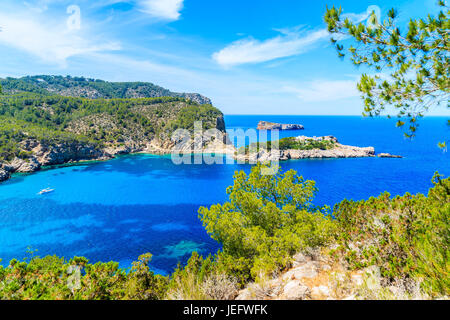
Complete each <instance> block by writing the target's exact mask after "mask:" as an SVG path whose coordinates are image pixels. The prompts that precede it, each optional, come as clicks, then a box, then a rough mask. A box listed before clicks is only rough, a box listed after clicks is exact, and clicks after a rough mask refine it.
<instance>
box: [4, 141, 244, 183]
mask: <svg viewBox="0 0 450 320" xmlns="http://www.w3.org/2000/svg"><path fill="white" fill-rule="evenodd" d="M222 139H224V140H225V141H228V140H227V139H228V136H227V135H226V134H225V135H224V137H222ZM211 140H213V141H211ZM23 146H24V147H25V149H26V150H28V151H29V152H30V153H31V154H32V155H31V156H30V157H29V158H27V159H19V158H15V159H14V160H12V161H10V162H7V163H6V162H5V163H1V162H0V182H3V181H6V180H8V179H9V178H10V177H11V175H12V174H13V173H32V172H36V171H39V170H40V169H41V168H42V167H44V166H54V165H61V164H71V163H82V162H87V161H106V160H111V159H113V158H115V157H116V156H119V155H127V154H138V153H147V154H159V155H162V154H170V153H172V152H173V151H176V152H178V153H181V154H194V153H197V152H200V153H201V152H203V153H215V154H234V153H235V151H236V149H235V148H234V147H233V146H232V145H231V143H230V142H228V143H224V142H222V140H220V139H212V136H211V135H206V134H205V135H204V137H203V138H202V139H201V140H199V141H198V142H197V141H195V140H194V141H193V142H190V143H186V144H180V143H179V141H177V140H175V141H171V140H164V141H161V140H159V139H153V140H152V141H146V142H143V143H142V144H135V143H129V144H124V145H120V146H108V147H104V148H100V147H98V146H96V145H94V144H89V143H86V144H84V143H81V142H71V143H64V144H56V145H47V144H43V143H42V142H39V141H36V140H27V141H24V142H23Z"/></svg>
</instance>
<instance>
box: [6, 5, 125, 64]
mask: <svg viewBox="0 0 450 320" xmlns="http://www.w3.org/2000/svg"><path fill="white" fill-rule="evenodd" d="M0 21H1V27H2V32H0V44H3V45H6V46H9V47H13V48H15V49H19V50H21V51H25V52H27V53H29V54H32V55H34V56H37V57H39V58H40V59H42V60H44V61H45V62H50V63H55V64H59V65H62V66H64V65H65V63H66V60H67V59H68V58H70V57H73V56H77V55H83V54H89V53H94V52H101V51H109V50H118V49H120V45H119V44H118V43H114V42H105V43H101V42H99V41H98V39H92V40H88V39H87V37H86V36H83V35H82V34H81V33H78V32H77V33H74V32H70V31H69V30H68V28H67V25H66V21H61V22H59V23H57V22H56V23H55V22H50V23H46V22H44V21H40V20H38V19H37V16H36V15H25V14H23V15H20V16H14V15H12V14H4V13H1V12H0ZM89 38H92V36H90V37H89Z"/></svg>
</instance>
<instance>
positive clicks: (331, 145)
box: [235, 136, 375, 163]
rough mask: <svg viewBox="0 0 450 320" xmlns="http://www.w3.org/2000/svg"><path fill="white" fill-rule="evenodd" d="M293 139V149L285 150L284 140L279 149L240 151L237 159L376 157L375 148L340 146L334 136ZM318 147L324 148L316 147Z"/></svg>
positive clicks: (274, 159)
mask: <svg viewBox="0 0 450 320" xmlns="http://www.w3.org/2000/svg"><path fill="white" fill-rule="evenodd" d="M285 139H286V138H285ZM288 139H293V140H294V142H295V143H294V144H293V147H289V146H287V147H285V148H283V144H282V142H283V139H282V140H280V144H279V149H275V148H274V147H273V143H272V145H271V148H273V149H270V150H269V148H260V149H259V150H255V151H254V152H252V150H239V151H238V152H237V154H236V155H235V159H236V160H238V161H242V162H250V163H256V162H265V161H279V160H281V161H283V160H289V159H306V158H361V157H374V156H375V149H374V148H373V147H364V148H361V147H354V146H348V145H343V144H340V143H339V142H338V140H337V138H335V137H333V136H323V137H306V136H298V137H294V138H288ZM316 144H317V145H318V146H320V147H322V148H319V147H315V145H316Z"/></svg>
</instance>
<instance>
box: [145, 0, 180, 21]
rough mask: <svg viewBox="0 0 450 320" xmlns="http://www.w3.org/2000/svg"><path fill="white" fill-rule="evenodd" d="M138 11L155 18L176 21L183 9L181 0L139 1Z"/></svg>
mask: <svg viewBox="0 0 450 320" xmlns="http://www.w3.org/2000/svg"><path fill="white" fill-rule="evenodd" d="M138 5H139V6H140V10H141V11H142V12H145V13H147V14H149V15H151V16H153V17H155V18H159V19H163V20H178V19H179V18H180V11H181V9H183V0H139V1H138Z"/></svg>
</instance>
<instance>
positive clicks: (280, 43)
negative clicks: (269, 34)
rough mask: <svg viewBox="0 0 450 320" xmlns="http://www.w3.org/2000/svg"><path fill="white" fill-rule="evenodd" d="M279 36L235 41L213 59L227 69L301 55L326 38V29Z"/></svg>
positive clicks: (284, 32) (283, 32)
mask: <svg viewBox="0 0 450 320" xmlns="http://www.w3.org/2000/svg"><path fill="white" fill-rule="evenodd" d="M278 31H279V32H280V33H282V34H281V35H279V36H277V37H274V38H271V39H267V40H264V41H260V40H257V39H253V38H248V39H242V40H238V41H235V42H233V43H231V44H230V45H228V46H227V47H225V48H223V49H222V50H220V51H219V52H216V53H214V54H213V59H214V60H215V61H216V62H217V63H219V64H220V65H222V66H225V67H229V66H235V65H239V64H245V63H258V62H265V61H270V60H274V59H278V58H283V57H289V56H293V55H298V54H301V53H303V52H305V51H308V50H310V49H311V48H312V47H313V46H314V45H315V44H316V43H317V42H319V41H320V40H323V39H326V38H328V31H327V30H326V29H321V30H316V31H309V32H298V31H289V30H278Z"/></svg>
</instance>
